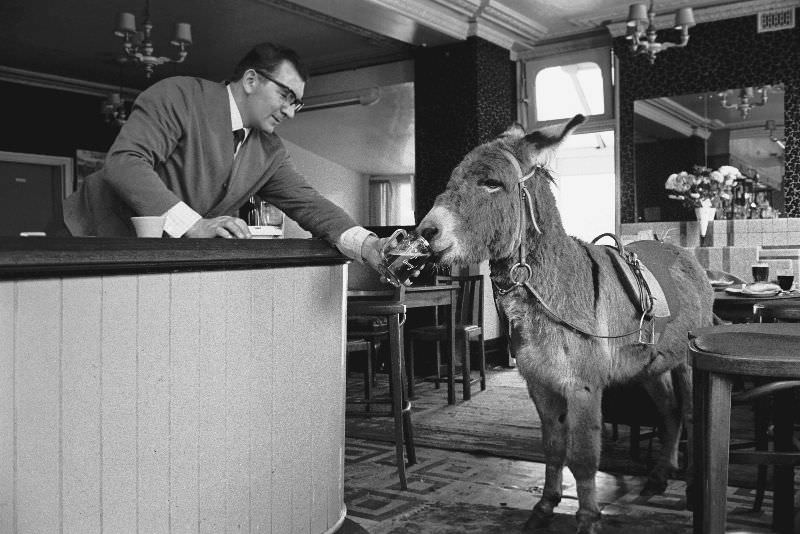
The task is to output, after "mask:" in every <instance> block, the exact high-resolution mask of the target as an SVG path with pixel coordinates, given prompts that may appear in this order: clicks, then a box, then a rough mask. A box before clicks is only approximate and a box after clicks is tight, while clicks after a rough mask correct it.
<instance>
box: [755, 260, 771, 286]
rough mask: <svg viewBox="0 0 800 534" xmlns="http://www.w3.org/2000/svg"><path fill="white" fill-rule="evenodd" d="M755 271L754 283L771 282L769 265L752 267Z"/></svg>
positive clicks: (760, 264)
mask: <svg viewBox="0 0 800 534" xmlns="http://www.w3.org/2000/svg"><path fill="white" fill-rule="evenodd" d="M751 269H752V271H753V282H769V265H768V264H766V263H756V264H753V266H752V267H751Z"/></svg>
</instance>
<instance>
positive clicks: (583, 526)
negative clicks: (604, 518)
mask: <svg viewBox="0 0 800 534" xmlns="http://www.w3.org/2000/svg"><path fill="white" fill-rule="evenodd" d="M600 517H601V515H600V512H580V511H579V512H578V513H576V514H575V519H577V520H578V529H577V530H576V532H577V533H578V534H598V533H599V532H600V531H601V523H600Z"/></svg>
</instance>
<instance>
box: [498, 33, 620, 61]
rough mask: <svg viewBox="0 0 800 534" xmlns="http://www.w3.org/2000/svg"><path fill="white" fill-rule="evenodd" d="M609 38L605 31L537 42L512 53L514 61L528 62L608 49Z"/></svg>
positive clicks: (610, 43) (609, 44)
mask: <svg viewBox="0 0 800 534" xmlns="http://www.w3.org/2000/svg"><path fill="white" fill-rule="evenodd" d="M611 45H612V42H611V36H610V35H609V34H608V32H607V31H606V30H605V29H600V30H595V31H594V32H591V33H583V34H581V35H580V36H578V37H574V38H572V39H557V40H546V41H539V42H538V43H537V44H536V45H535V46H534V47H532V48H529V49H526V50H521V51H519V52H516V53H512V59H513V60H514V61H529V60H532V59H538V58H543V57H549V56H555V55H561V54H567V53H570V52H578V51H581V50H588V49H594V48H603V47H610V46H611Z"/></svg>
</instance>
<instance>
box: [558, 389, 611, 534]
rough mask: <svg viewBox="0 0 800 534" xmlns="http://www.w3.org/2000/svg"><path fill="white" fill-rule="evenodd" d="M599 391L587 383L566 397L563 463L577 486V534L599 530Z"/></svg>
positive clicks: (600, 424)
mask: <svg viewBox="0 0 800 534" xmlns="http://www.w3.org/2000/svg"><path fill="white" fill-rule="evenodd" d="M602 391H603V390H602V388H599V387H595V386H593V385H588V384H587V385H585V386H584V387H580V388H578V389H575V390H573V391H570V392H568V394H567V408H568V410H567V434H568V436H569V442H568V444H567V458H566V463H567V467H569V469H570V471H572V474H573V475H574V476H575V482H576V484H577V490H578V512H577V514H575V515H576V518H577V520H578V530H577V531H578V533H579V534H593V533H595V532H599V529H600V523H599V522H600V507H599V506H598V505H597V498H596V496H597V493H596V487H595V475H596V474H597V468H598V466H599V465H600V445H601V439H600V431H601V427H602V414H601V409H600V406H601V403H602Z"/></svg>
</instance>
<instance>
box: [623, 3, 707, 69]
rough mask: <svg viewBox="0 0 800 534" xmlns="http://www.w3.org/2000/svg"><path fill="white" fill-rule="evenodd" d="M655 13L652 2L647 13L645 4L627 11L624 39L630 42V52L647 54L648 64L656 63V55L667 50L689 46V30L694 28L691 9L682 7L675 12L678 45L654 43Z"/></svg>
mask: <svg viewBox="0 0 800 534" xmlns="http://www.w3.org/2000/svg"><path fill="white" fill-rule="evenodd" d="M655 18H656V13H655V10H654V8H653V1H652V0H651V2H650V10H649V11H648V9H647V5H645V4H631V6H630V9H629V11H628V21H627V26H628V30H627V34H626V35H625V38H626V39H628V40H630V42H631V52H633V53H634V54H647V57H648V59H649V60H650V64H651V65H652V64H653V63H655V61H656V54H658V53H659V52H663V51H664V50H667V49H668V48H673V47H676V48H683V47H684V46H686V45H687V44H689V28H691V27H692V26H694V24H695V22H694V13H693V12H692V8H691V7H682V8H680V9H679V10H678V11H676V12H675V25H674V28H675V29H676V30H680V32H681V40H680V42H678V43H673V42H669V41H664V42H663V43H659V42H658V41H656V38H657V37H658V36H657V35H656V25H655Z"/></svg>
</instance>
